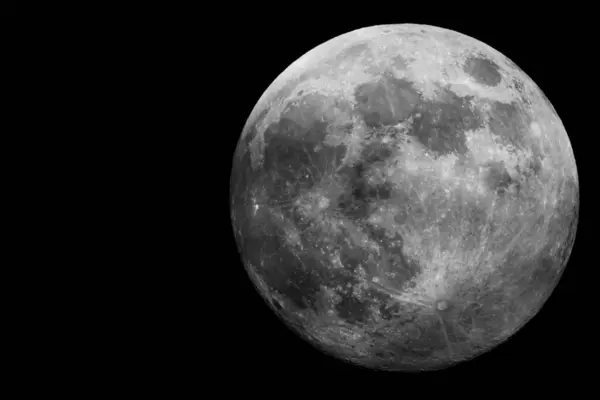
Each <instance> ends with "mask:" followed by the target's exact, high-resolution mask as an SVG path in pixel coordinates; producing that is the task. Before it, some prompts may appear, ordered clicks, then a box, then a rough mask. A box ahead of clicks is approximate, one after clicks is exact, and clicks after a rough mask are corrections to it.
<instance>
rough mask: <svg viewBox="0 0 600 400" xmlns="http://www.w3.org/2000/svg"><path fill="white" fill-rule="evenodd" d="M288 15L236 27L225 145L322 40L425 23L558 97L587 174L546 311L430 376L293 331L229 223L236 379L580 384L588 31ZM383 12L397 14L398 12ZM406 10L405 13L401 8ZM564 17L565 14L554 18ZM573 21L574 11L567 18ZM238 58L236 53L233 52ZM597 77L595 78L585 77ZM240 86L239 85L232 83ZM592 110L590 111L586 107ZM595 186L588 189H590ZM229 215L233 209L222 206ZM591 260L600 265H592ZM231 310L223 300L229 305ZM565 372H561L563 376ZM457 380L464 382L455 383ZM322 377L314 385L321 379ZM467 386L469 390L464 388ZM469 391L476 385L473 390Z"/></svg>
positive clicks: (532, 20) (516, 23) (226, 329)
mask: <svg viewBox="0 0 600 400" xmlns="http://www.w3.org/2000/svg"><path fill="white" fill-rule="evenodd" d="M298 13H299V14H301V15H300V16H296V17H294V16H293V15H292V16H290V15H288V14H286V16H285V18H273V17H265V16H257V15H256V13H255V14H253V17H252V18H248V19H247V20H244V21H241V22H239V23H236V24H235V26H232V27H231V28H230V29H231V30H232V32H236V35H235V36H236V45H235V46H234V47H235V51H234V52H232V53H230V54H227V55H226V56H225V57H226V58H225V61H224V62H235V63H236V64H235V65H236V67H235V68H233V69H234V70H235V71H236V74H235V75H236V76H235V79H236V81H235V82H232V83H231V88H232V90H235V91H236V99H237V100H236V105H235V107H234V111H235V112H234V113H233V115H234V118H235V120H233V119H232V120H231V121H230V122H231V123H228V127H229V128H228V132H227V135H228V136H227V137H225V136H224V138H223V140H224V141H226V142H227V146H228V149H229V151H230V154H232V153H233V151H234V149H235V145H236V142H237V139H238V137H239V134H240V133H241V130H242V127H243V126H244V123H245V122H246V118H247V117H248V115H249V114H250V112H251V110H252V108H253V107H254V105H255V103H256V102H257V100H258V99H259V97H260V96H261V95H262V93H263V92H264V90H265V89H267V87H268V86H269V85H270V84H271V82H272V81H273V79H275V77H277V75H278V74H279V73H281V72H282V71H283V70H284V69H285V68H286V67H287V66H288V65H289V64H290V63H291V62H293V61H294V60H296V59H297V58H298V57H300V56H301V55H303V54H304V53H305V52H307V51H309V50H311V49H312V48H314V47H315V46H317V45H319V44H321V43H323V42H325V41H327V40H329V39H331V38H333V37H335V36H338V35H340V34H343V33H345V32H348V31H351V30H354V29H358V28H361V27H366V26H371V25H380V24H394V23H417V24H428V25H435V26H440V27H443V28H447V29H452V30H456V31H458V32H461V33H464V34H467V35H469V36H471V37H474V38H476V39H478V40H480V41H482V42H484V43H487V44H488V45H490V46H492V47H493V48H495V49H496V50H498V51H500V52H501V53H503V54H504V55H506V56H507V57H509V58H510V59H511V60H512V61H513V62H515V63H516V64H517V65H518V66H519V67H520V68H521V69H523V70H524V71H525V72H526V73H527V74H528V75H529V76H530V77H531V78H532V79H533V80H534V81H535V82H536V83H537V85H538V86H539V87H540V88H541V89H542V90H543V92H544V93H545V94H546V96H547V97H548V98H549V99H550V101H551V102H552V104H553V106H554V108H555V109H556V111H557V113H558V115H559V116H560V118H561V119H562V122H563V124H564V125H565V127H566V130H567V132H568V133H569V136H570V139H571V143H572V145H573V148H574V151H575V156H576V161H577V165H578V171H579V175H580V183H581V186H582V189H581V206H580V215H581V217H580V222H579V228H578V234H577V237H576V241H575V246H574V248H573V251H572V254H571V257H570V260H569V264H568V267H567V268H566V270H565V272H564V274H563V277H562V279H561V281H560V283H559V285H558V286H557V287H556V289H555V290H554V292H553V294H552V296H551V297H550V298H549V299H548V300H547V302H546V304H545V306H544V307H543V308H542V310H541V311H540V312H539V313H538V314H537V315H536V316H535V317H534V318H533V319H532V320H531V321H530V322H529V323H528V324H526V325H525V326H524V327H523V328H522V329H521V330H519V331H518V332H517V333H516V334H515V335H514V336H513V337H511V338H510V339H509V340H508V341H507V342H505V343H503V344H501V345H500V346H498V347H496V348H495V349H493V350H492V351H490V352H488V353H486V354H484V355H481V356H480V357H478V358H476V359H474V360H472V361H469V362H466V363H464V364H461V365H458V366H455V367H452V368H449V369H446V370H443V371H435V372H427V373H417V374H414V373H388V372H373V371H369V370H366V369H362V368H359V367H356V366H353V365H350V364H346V363H344V362H341V361H339V360H336V359H334V358H332V357H330V356H326V355H324V354H323V353H321V352H320V351H319V350H317V349H315V348H314V347H312V346H311V345H310V344H308V343H307V342H305V341H303V340H302V339H300V338H299V337H298V336H297V335H296V334H295V333H294V332H292V331H291V330H290V329H289V328H287V327H286V326H285V325H284V324H283V323H282V322H281V321H280V320H279V319H278V318H277V317H276V316H275V314H274V313H273V312H272V311H271V310H270V309H269V307H268V306H267V305H266V303H265V302H264V300H263V299H262V298H261V296H260V295H259V294H258V293H257V291H256V290H255V289H254V287H253V286H252V284H251V282H250V280H249V278H248V276H247V274H246V272H245V270H244V267H243V264H242V261H241V259H240V256H239V255H238V252H237V247H236V244H235V241H234V238H233V235H232V234H228V228H223V229H224V232H225V235H226V236H225V238H226V239H225V240H227V241H228V242H227V243H228V246H229V247H228V248H227V251H226V255H227V265H228V267H227V268H228V273H227V287H228V293H230V295H228V296H231V297H232V298H231V299H230V300H227V301H226V304H227V307H233V309H234V311H233V314H232V317H231V318H225V319H226V321H225V322H224V325H222V327H223V328H222V330H221V331H220V332H221V333H220V335H219V339H220V340H221V343H220V348H221V349H222V351H223V352H224V354H223V357H224V358H225V359H227V360H229V361H228V362H227V363H228V365H231V367H232V373H233V374H234V375H235V377H236V379H251V380H254V379H257V380H259V381H263V380H268V381H272V380H273V379H284V380H286V381H288V380H289V382H295V381H296V380H297V379H299V381H300V382H302V381H312V380H313V379H317V380H318V381H321V380H331V381H332V383H333V382H336V380H337V379H341V381H340V383H341V382H345V383H347V384H351V383H352V382H353V379H354V378H356V379H363V378H368V379H370V378H373V379H376V380H377V379H383V381H384V382H385V381H386V380H388V379H391V381H393V382H397V383H398V384H400V385H402V384H403V383H406V382H409V381H410V382H413V381H414V380H421V379H424V380H429V379H434V380H437V379H449V380H452V381H454V382H463V380H465V379H468V381H469V382H478V383H480V384H481V383H483V384H485V382H489V383H490V384H493V385H497V384H498V382H499V381H498V379H507V380H509V382H511V385H514V384H516V383H519V382H528V383H529V384H532V385H534V386H537V385H540V386H546V385H549V384H551V383H552V379H553V378H557V379H561V381H562V382H563V383H564V382H565V381H564V379H565V376H568V381H569V382H570V383H574V382H576V381H577V382H579V381H580V380H581V379H583V378H582V377H583V376H584V375H586V368H587V367H585V366H584V364H585V360H586V359H587V358H588V354H589V352H590V350H588V348H589V347H588V346H589V343H590V342H587V340H588V339H586V338H587V337H588V335H589V333H588V332H589V329H590V328H589V327H591V324H593V318H590V317H589V308H588V307H587V302H586V301H583V300H582V296H583V295H584V294H582V289H581V286H580V285H581V283H582V282H583V280H584V279H586V276H585V274H586V272H585V269H586V268H587V269H588V270H589V268H590V267H591V265H590V261H589V259H588V254H589V253H588V249H589V247H588V246H587V243H586V242H588V241H589V232H590V228H591V226H590V225H591V223H590V222H589V219H586V202H585V200H586V197H585V196H586V188H585V181H586V173H587V174H588V175H589V172H588V171H589V169H588V168H586V167H585V165H586V164H587V165H589V163H590V161H591V158H592V156H591V154H592V153H591V151H590V149H589V147H588V150H586V148H584V147H585V146H586V145H585V144H583V140H582V129H586V130H587V129H588V128H587V126H585V124H584V123H583V121H582V118H581V113H582V109H581V102H580V101H578V100H577V99H581V98H583V97H582V96H583V93H584V91H585V90H586V89H585V88H586V86H587V85H588V84H586V83H585V82H586V78H585V77H584V76H582V74H585V73H586V72H585V71H586V68H582V64H587V63H582V62H578V61H572V60H571V61H569V54H583V53H582V52H583V51H584V50H582V49H581V48H583V47H584V46H586V43H584V42H582V40H585V39H582V38H581V37H580V36H579V35H580V34H581V32H580V31H576V30H572V29H566V28H565V27H564V26H563V27H558V24H557V23H555V22H554V21H556V19H552V18H545V19H539V18H536V17H534V16H524V15H521V16H517V15H511V16H506V17H505V18H498V19H497V21H494V19H490V18H485V19H480V20H479V22H474V21H472V20H470V19H469V18H467V17H463V19H462V20H461V19H460V18H458V19H456V18H453V19H450V18H448V19H445V18H392V17H388V18H384V17H382V16H381V15H379V16H377V17H376V18H375V17H374V18H368V17H365V18H363V19H358V18H356V17H354V18H350V19H348V18H347V17H344V18H331V17H320V16H318V13H315V14H317V16H315V15H310V16H308V14H306V13H302V12H301V11H298ZM383 14H384V15H388V14H389V15H393V14H394V13H393V12H392V11H390V12H389V13H388V12H384V13H383ZM398 15H402V13H398ZM555 18H558V15H557V16H556V17H555ZM561 18H562V20H563V21H568V20H569V17H568V16H562V17H561ZM230 57H231V58H230ZM587 82H589V81H587ZM233 88H235V89H233ZM586 112H587V111H586ZM588 190H589V189H588ZM223 211H224V215H227V213H228V210H227V209H224V210H223ZM592 264H594V263H593V262H592ZM224 306H225V305H224ZM559 377H560V378H559ZM456 379H459V381H456ZM313 382H314V381H313ZM464 389H465V388H463V389H462V390H464ZM467 391H468V389H467Z"/></svg>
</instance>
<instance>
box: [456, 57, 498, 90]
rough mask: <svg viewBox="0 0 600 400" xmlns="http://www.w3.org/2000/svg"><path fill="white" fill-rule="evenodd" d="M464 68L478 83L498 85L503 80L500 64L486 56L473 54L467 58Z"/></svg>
mask: <svg viewBox="0 0 600 400" xmlns="http://www.w3.org/2000/svg"><path fill="white" fill-rule="evenodd" d="M463 70H464V71H465V73H466V74H468V75H470V76H471V77H472V78H473V79H475V81H476V82H477V83H480V84H483V85H486V86H497V85H498V84H499V83H500V81H502V75H501V74H500V68H499V67H498V65H496V63H494V62H493V61H491V60H489V59H487V58H484V57H479V56H471V57H469V58H467V61H466V62H465V64H464V66H463Z"/></svg>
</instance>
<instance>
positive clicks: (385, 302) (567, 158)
mask: <svg viewBox="0 0 600 400" xmlns="http://www.w3.org/2000/svg"><path fill="white" fill-rule="evenodd" d="M231 188H232V189H231V193H232V222H233V226H234V230H235V234H236V239H237V241H238V244H239V247H240V251H241V253H242V256H243V258H244V262H245V264H246V265H247V268H248V272H249V275H250V277H251V278H252V279H253V280H254V281H255V283H256V285H257V287H258V288H259V290H260V291H261V293H262V294H263V295H264V296H265V299H267V300H268V302H269V304H271V305H272V306H273V308H274V310H275V311H276V312H277V313H278V315H280V316H281V317H282V318H283V319H284V320H285V321H286V323H288V324H290V326H293V327H294V329H296V330H297V331H298V332H299V333H300V334H301V335H303V337H306V338H308V339H307V340H309V341H310V342H311V343H314V344H315V345H316V346H318V347H319V348H322V349H324V350H326V351H328V352H330V353H331V354H335V355H337V356H339V357H341V358H344V359H347V360H352V361H354V362H357V363H360V364H362V365H369V366H373V367H378V368H388V369H411V368H439V367H440V366H443V365H448V364H451V363H455V362H458V361H460V360H465V359H468V358H470V357H473V356H475V355H477V354H479V353H481V352H482V351H485V350H486V349H489V348H491V347H493V346H494V345H495V344H497V343H499V342H501V341H502V340H504V339H506V338H507V337H509V336H510V335H511V334H512V333H513V332H514V331H515V330H516V329H518V328H519V327H521V326H522V325H523V324H524V323H525V322H526V321H527V320H528V319H529V318H530V317H531V316H532V315H534V314H535V313H536V312H537V310H539V308H540V307H541V305H542V304H543V302H544V301H545V299H546V298H547V297H548V296H549V294H550V293H551V291H552V289H553V288H554V286H555V285H556V283H557V282H558V280H559V278H560V275H561V273H562V270H563V269H564V267H565V264H566V261H567V259H568V257H569V254H570V251H571V248H572V245H573V241H574V235H575V231H576V226H577V213H578V193H579V192H578V178H577V170H576V165H575V160H574V155H573V150H572V148H571V145H570V141H569V138H568V136H567V134H566V131H565V129H564V127H563V125H562V122H561V121H560V118H559V117H558V115H557V114H556V111H555V110H554V109H553V107H552V105H551V104H550V103H549V101H548V100H547V99H546V97H545V96H544V94H543V93H542V92H541V90H540V89H539V87H537V85H536V84H535V83H534V82H533V81H532V80H531V79H530V78H529V77H528V76H527V75H526V74H525V73H524V72H523V71H521V70H520V69H519V68H518V67H517V66H516V65H515V64H514V63H512V62H511V61H510V60H509V59H508V58H506V57H505V56H503V55H502V54H501V53H499V52H498V51H496V50H494V49H492V48H491V47H490V46H488V45H486V44H484V43H482V42H479V41H477V40H475V39H473V38H470V37H468V36H465V35H463V34H460V33H457V32H453V31H449V30H445V29H441V28H436V27H431V26H420V25H390V26H376V27H370V28H364V29H359V30H357V31H353V32H350V33H347V34H345V35H341V36H339V37H337V38H334V39H332V40H330V41H328V42H326V43H324V44H322V45H320V46H318V47H316V48H315V49H313V50H311V51H310V52H308V53H307V54H305V55H303V56H302V57H300V58H299V59H298V60H297V61H295V62H294V63H292V64H291V65H290V66H289V68H287V69H286V70H285V71H284V72H283V73H282V74H281V75H280V76H279V77H277V78H276V79H275V80H274V81H273V83H272V85H271V86H270V87H269V88H268V89H267V90H266V91H265V92H264V94H263V95H262V97H261V98H260V99H259V101H258V102H257V104H256V106H255V108H254V109H253V110H252V112H251V114H250V117H249V118H248V121H247V123H246V126H245V127H244V130H243V132H242V135H241V138H240V141H239V144H238V148H237V150H236V155H235V157H234V167H233V171H232V179H231Z"/></svg>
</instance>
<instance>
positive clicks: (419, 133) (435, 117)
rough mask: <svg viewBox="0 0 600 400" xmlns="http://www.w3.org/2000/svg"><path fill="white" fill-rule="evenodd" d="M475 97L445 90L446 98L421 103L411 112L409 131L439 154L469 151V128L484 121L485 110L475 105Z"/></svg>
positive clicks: (474, 127) (471, 128) (478, 125)
mask: <svg viewBox="0 0 600 400" xmlns="http://www.w3.org/2000/svg"><path fill="white" fill-rule="evenodd" d="M471 99H472V98H471V97H468V96H467V97H459V96H457V95H456V94H454V93H453V92H451V91H449V90H445V92H444V93H443V96H442V100H431V101H429V100H428V101H423V102H420V103H418V104H417V106H416V107H415V109H414V111H413V112H412V113H411V116H412V117H413V124H412V128H411V129H410V131H409V132H408V134H409V135H410V136H413V137H416V138H417V139H418V141H419V142H420V143H421V144H422V145H423V146H424V147H425V148H427V149H428V150H430V151H432V152H433V153H435V154H437V155H447V154H450V153H455V154H465V153H466V152H467V151H468V148H467V144H466V136H465V131H469V130H476V129H479V128H481V127H482V126H483V124H484V120H483V117H482V115H481V113H480V112H479V111H477V110H476V109H474V108H473V107H472V106H471V104H470V100H471Z"/></svg>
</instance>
